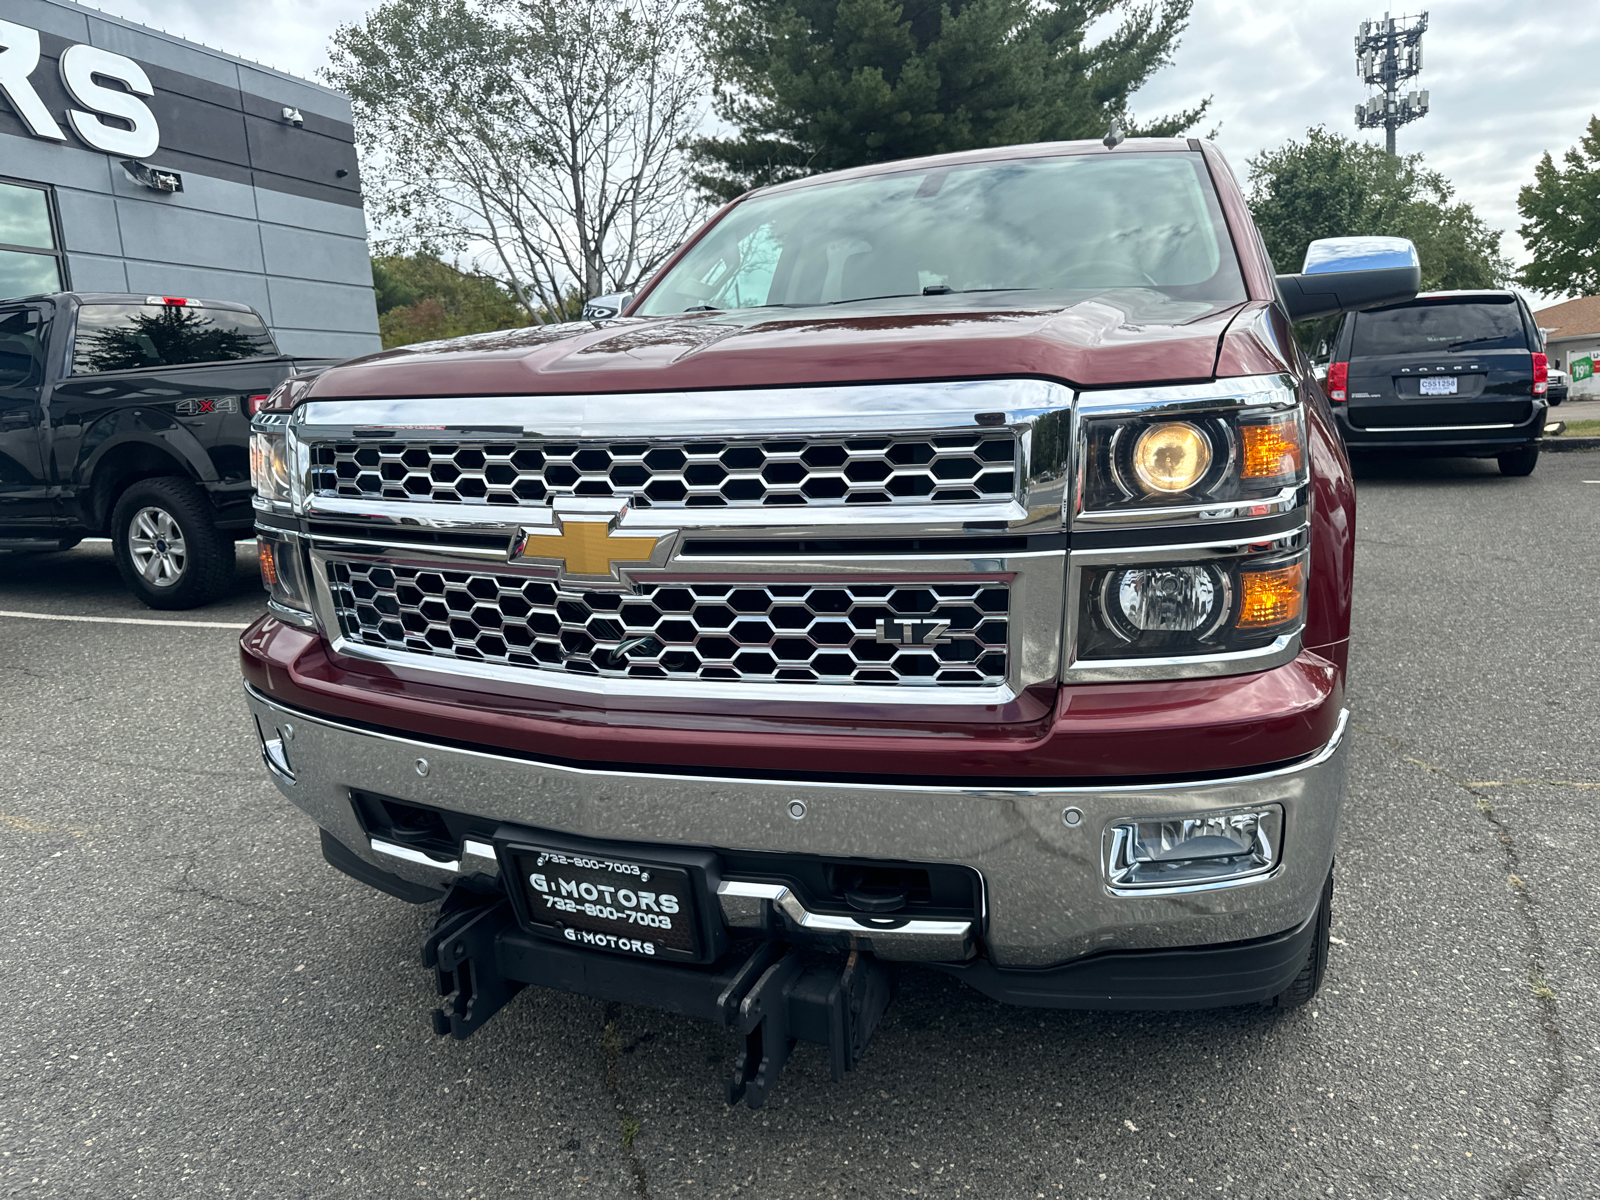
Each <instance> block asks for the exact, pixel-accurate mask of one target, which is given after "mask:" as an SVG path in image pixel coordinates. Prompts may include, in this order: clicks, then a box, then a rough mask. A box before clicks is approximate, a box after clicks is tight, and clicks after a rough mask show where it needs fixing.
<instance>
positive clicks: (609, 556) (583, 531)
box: [506, 516, 661, 576]
mask: <svg viewBox="0 0 1600 1200" xmlns="http://www.w3.org/2000/svg"><path fill="white" fill-rule="evenodd" d="M611 525H612V522H610V521H576V520H568V521H563V520H562V519H561V518H560V517H559V516H558V517H557V518H556V527H557V529H558V530H559V532H556V533H553V534H552V533H547V532H545V531H544V530H543V529H535V528H523V529H520V530H518V531H517V535H516V537H514V538H512V539H511V549H510V551H509V552H508V553H507V554H506V559H507V561H508V562H521V561H524V560H539V559H554V560H555V561H557V562H559V563H560V564H561V569H562V571H563V572H564V573H566V574H568V575H612V576H614V575H616V573H617V564H618V563H646V562H649V561H650V556H651V555H652V554H654V553H655V549H656V545H657V543H658V542H660V540H661V539H660V538H656V537H623V536H620V535H618V534H616V533H613V532H612V529H611Z"/></svg>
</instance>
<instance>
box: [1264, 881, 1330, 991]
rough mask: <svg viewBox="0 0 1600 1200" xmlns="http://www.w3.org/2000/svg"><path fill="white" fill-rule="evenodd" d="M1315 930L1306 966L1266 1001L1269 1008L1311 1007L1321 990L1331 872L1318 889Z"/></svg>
mask: <svg viewBox="0 0 1600 1200" xmlns="http://www.w3.org/2000/svg"><path fill="white" fill-rule="evenodd" d="M1316 920H1317V929H1316V933H1315V935H1314V936H1313V937H1312V939H1311V949H1310V951H1309V952H1308V953H1307V954H1306V965H1305V966H1303V967H1301V968H1300V974H1298V975H1296V976H1295V977H1294V982H1292V983H1291V984H1290V985H1289V986H1288V987H1286V988H1284V989H1283V991H1281V992H1279V993H1278V994H1277V995H1276V996H1274V997H1273V998H1272V999H1271V1000H1268V1001H1267V1005H1268V1007H1270V1008H1299V1007H1300V1006H1301V1005H1303V1004H1309V1003H1311V1001H1312V999H1313V998H1315V996H1316V994H1317V989H1319V988H1320V987H1321V986H1322V977H1323V976H1324V975H1325V974H1327V971H1328V939H1329V937H1330V936H1331V935H1330V930H1331V929H1332V928H1333V870H1332V869H1331V868H1330V869H1329V871H1328V881H1327V882H1326V883H1324V884H1323V885H1322V903H1321V904H1319V905H1317V918H1316Z"/></svg>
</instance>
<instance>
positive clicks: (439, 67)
mask: <svg viewBox="0 0 1600 1200" xmlns="http://www.w3.org/2000/svg"><path fill="white" fill-rule="evenodd" d="M692 3H693V0H385V2H384V3H382V4H380V5H379V6H378V7H377V8H376V9H374V10H373V11H372V12H370V13H368V14H367V16H366V17H365V19H363V20H362V21H361V22H359V23H356V24H352V25H345V26H341V27H340V28H339V30H338V31H337V32H336V33H335V34H334V37H333V47H332V50H331V54H332V66H331V68H330V69H329V70H328V71H327V73H326V74H327V78H328V79H329V80H330V81H331V82H332V83H333V84H335V85H336V86H338V87H340V88H342V89H344V90H345V91H347V92H348V93H349V94H350V97H351V100H352V102H353V105H354V108H355V117H356V129H357V136H358V140H359V142H360V144H361V148H362V161H363V170H364V172H365V174H366V177H367V196H368V203H369V207H370V211H371V212H372V213H373V216H374V220H375V224H376V226H377V228H378V235H379V236H378V238H377V243H378V248H379V250H380V251H381V252H382V253H385V254H414V253H418V252H423V253H427V254H430V255H434V256H443V257H450V258H457V259H458V260H464V261H468V262H470V263H471V264H472V265H473V267H474V268H475V270H476V272H477V273H481V274H484V275H488V276H490V277H492V278H494V279H495V280H497V281H498V282H499V283H500V284H502V285H503V286H504V287H505V288H506V290H507V291H508V292H510V294H511V295H512V296H514V297H515V298H516V300H517V301H518V302H519V303H520V304H521V305H522V307H523V309H524V310H526V311H527V312H528V313H531V314H534V316H535V317H536V318H538V319H556V320H560V319H564V318H565V317H567V316H575V315H576V311H575V308H574V297H575V296H576V297H578V298H579V299H580V300H581V298H582V297H583V296H586V295H594V294H596V293H600V292H607V291H625V290H628V289H630V288H632V287H633V286H635V285H636V284H637V283H638V282H639V281H640V280H641V279H643V278H644V277H645V276H647V275H649V274H650V273H651V272H652V271H654V270H655V268H656V267H657V266H659V265H660V264H661V262H662V261H663V260H664V259H665V258H666V256H667V255H668V254H669V253H671V251H672V250H673V249H675V248H676V247H677V246H678V244H679V243H680V242H681V241H682V240H683V238H684V236H685V235H686V234H687V233H688V232H689V230H690V229H691V228H692V227H693V225H694V223H695V220H696V218H697V216H698V213H697V210H696V204H695V202H694V201H693V198H692V196H691V194H690V190H689V188H688V187H687V184H686V182H685V178H684V161H685V160H684V154H683V151H682V149H681V145H682V143H683V141H684V140H685V139H686V138H687V137H688V135H689V134H690V133H691V132H692V131H693V130H694V128H695V127H696V125H697V124H698V122H699V119H700V114H701V107H702V103H703V101H702V97H703V94H704V90H705V84H704V74H703V71H702V69H701V66H700V62H699V58H698V55H697V52H696V51H695V50H694V47H693V41H692V38H691V37H690V33H691V26H692V23H693V9H692V8H691V5H692Z"/></svg>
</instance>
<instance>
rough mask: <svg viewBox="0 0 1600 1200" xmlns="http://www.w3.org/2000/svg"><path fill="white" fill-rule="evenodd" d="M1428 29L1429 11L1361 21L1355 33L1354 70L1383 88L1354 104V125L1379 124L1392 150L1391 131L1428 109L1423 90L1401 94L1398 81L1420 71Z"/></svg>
mask: <svg viewBox="0 0 1600 1200" xmlns="http://www.w3.org/2000/svg"><path fill="white" fill-rule="evenodd" d="M1427 31H1428V14H1427V13H1423V14H1422V15H1421V16H1418V17H1391V16H1390V15H1389V14H1388V13H1384V14H1383V19H1382V20H1381V21H1363V22H1361V31H1360V32H1359V33H1357V34H1356V74H1357V75H1359V76H1360V77H1361V79H1362V80H1363V81H1364V82H1365V83H1367V84H1368V85H1369V86H1373V87H1379V88H1382V89H1383V94H1382V95H1378V96H1374V97H1372V98H1371V99H1370V100H1368V101H1367V102H1366V103H1365V104H1358V105H1356V128H1358V129H1377V128H1380V127H1381V128H1382V129H1383V130H1384V133H1385V138H1384V143H1385V148H1386V149H1387V150H1388V151H1389V153H1390V154H1394V153H1395V148H1394V131H1395V130H1396V129H1399V128H1400V126H1402V125H1409V124H1410V123H1411V122H1412V121H1415V120H1416V119H1417V118H1418V117H1422V116H1426V115H1427V112H1428V93H1427V92H1426V91H1421V92H1411V93H1409V94H1408V95H1404V96H1402V95H1401V94H1400V85H1401V84H1403V83H1404V82H1405V81H1406V80H1408V79H1415V78H1416V77H1417V75H1418V74H1419V73H1420V72H1421V71H1422V35H1423V34H1424V33H1426V32H1427Z"/></svg>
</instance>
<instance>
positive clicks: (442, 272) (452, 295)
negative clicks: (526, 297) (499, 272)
mask: <svg viewBox="0 0 1600 1200" xmlns="http://www.w3.org/2000/svg"><path fill="white" fill-rule="evenodd" d="M372 285H373V289H374V291H375V292H376V294H377V300H378V332H379V333H380V334H381V335H382V337H383V346H384V349H386V350H387V349H391V348H393V347H395V346H408V345H410V344H411V343H413V342H429V341H436V340H438V339H440V338H451V337H460V336H462V335H463V334H468V333H488V332H491V331H492V330H496V329H511V328H515V327H518V326H522V325H526V324H528V323H529V321H530V320H531V319H532V317H531V316H530V314H529V312H528V310H527V309H525V308H523V307H522V305H521V304H520V303H518V301H517V298H516V297H515V296H513V295H512V294H511V293H510V292H508V291H507V290H506V289H505V288H504V287H502V286H501V285H500V284H499V283H498V282H497V281H495V280H493V279H491V278H489V277H488V276H486V275H473V274H469V273H467V272H464V271H459V270H457V269H456V268H455V267H453V266H451V265H450V264H449V263H447V262H443V261H441V260H440V259H438V258H435V257H434V256H433V255H430V254H414V255H410V256H401V255H391V256H387V257H378V258H374V259H373V260H372Z"/></svg>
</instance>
